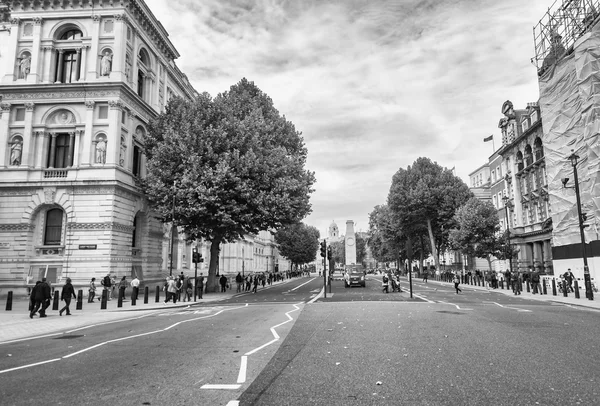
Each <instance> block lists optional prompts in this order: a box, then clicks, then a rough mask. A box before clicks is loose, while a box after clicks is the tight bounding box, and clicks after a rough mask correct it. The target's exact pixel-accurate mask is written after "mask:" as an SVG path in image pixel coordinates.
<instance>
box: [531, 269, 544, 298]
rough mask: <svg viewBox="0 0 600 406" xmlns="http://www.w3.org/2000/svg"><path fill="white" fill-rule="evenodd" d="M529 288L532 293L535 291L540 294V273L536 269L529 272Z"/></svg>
mask: <svg viewBox="0 0 600 406" xmlns="http://www.w3.org/2000/svg"><path fill="white" fill-rule="evenodd" d="M531 288H532V292H533V294H534V295H535V294H536V293H539V294H540V295H541V294H542V291H541V290H540V273H539V272H538V271H537V270H535V271H533V272H532V273H531Z"/></svg>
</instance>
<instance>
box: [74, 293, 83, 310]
mask: <svg viewBox="0 0 600 406" xmlns="http://www.w3.org/2000/svg"><path fill="white" fill-rule="evenodd" d="M75 310H83V290H82V289H79V290H78V291H77V306H75Z"/></svg>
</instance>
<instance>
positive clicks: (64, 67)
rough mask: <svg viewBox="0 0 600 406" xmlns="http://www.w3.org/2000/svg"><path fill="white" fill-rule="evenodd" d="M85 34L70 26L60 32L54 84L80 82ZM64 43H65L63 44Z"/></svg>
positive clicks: (53, 76)
mask: <svg viewBox="0 0 600 406" xmlns="http://www.w3.org/2000/svg"><path fill="white" fill-rule="evenodd" d="M82 37H83V33H82V32H81V30H79V29H78V28H77V27H74V26H72V25H69V26H68V27H66V28H63V31H59V32H58V35H57V37H56V38H57V39H58V40H59V41H61V42H57V48H56V50H55V52H56V58H55V61H56V64H55V65H54V71H53V75H52V79H53V81H54V82H60V83H72V82H76V81H78V80H79V74H80V70H81V38H82ZM62 41H64V42H62Z"/></svg>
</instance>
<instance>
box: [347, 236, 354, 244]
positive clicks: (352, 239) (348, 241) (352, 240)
mask: <svg viewBox="0 0 600 406" xmlns="http://www.w3.org/2000/svg"><path fill="white" fill-rule="evenodd" d="M346 245H354V238H352V237H348V238H346Z"/></svg>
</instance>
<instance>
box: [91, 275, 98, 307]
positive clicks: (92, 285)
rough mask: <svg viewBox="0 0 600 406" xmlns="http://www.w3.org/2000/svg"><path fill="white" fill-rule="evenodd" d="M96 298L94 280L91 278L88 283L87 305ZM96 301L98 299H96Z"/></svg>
mask: <svg viewBox="0 0 600 406" xmlns="http://www.w3.org/2000/svg"><path fill="white" fill-rule="evenodd" d="M95 296H96V278H92V280H91V281H90V287H89V288H88V303H92V302H93V301H94V297H95ZM98 301H100V298H99V297H98Z"/></svg>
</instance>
